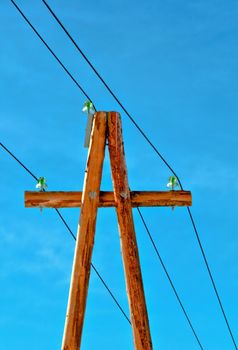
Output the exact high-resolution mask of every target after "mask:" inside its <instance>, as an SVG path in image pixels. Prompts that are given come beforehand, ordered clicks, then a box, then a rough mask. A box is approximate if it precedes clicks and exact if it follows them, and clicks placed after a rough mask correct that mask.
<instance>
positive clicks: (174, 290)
mask: <svg viewBox="0 0 238 350" xmlns="http://www.w3.org/2000/svg"><path fill="white" fill-rule="evenodd" d="M136 209H137V211H138V213H139V216H140V218H141V221H142V223H143V225H144V227H145V229H146V232H147V234H148V236H149V239H150V241H151V243H152V246H153V248H154V251H155V253H156V255H157V257H158V259H159V261H160V264H161V266H162V268H163V270H164V272H165V274H166V277H167V278H168V280H169V283H170V286H171V288H172V290H173V292H174V294H175V296H176V299H177V300H178V302H179V305H180V307H181V309H182V311H183V313H184V316H185V317H186V319H187V321H188V324H189V326H190V328H191V330H192V332H193V335H194V337H195V338H196V340H197V342H198V345H199V347H200V349H201V350H204V347H203V346H202V344H201V341H200V339H199V338H198V335H197V333H196V331H195V329H194V327H193V325H192V322H191V320H190V317H189V316H188V314H187V311H186V310H185V307H184V305H183V303H182V301H181V299H180V297H179V295H178V292H177V289H176V288H175V285H174V283H173V281H172V279H171V277H170V275H169V272H168V270H167V268H166V266H165V264H164V261H163V259H162V257H161V255H160V253H159V251H158V248H157V246H156V244H155V241H154V240H153V237H152V235H151V233H150V230H149V228H148V225H147V224H146V222H145V219H144V217H143V215H142V213H141V210H140V209H139V208H138V207H137V208H136Z"/></svg>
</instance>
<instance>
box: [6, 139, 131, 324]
mask: <svg viewBox="0 0 238 350" xmlns="http://www.w3.org/2000/svg"><path fill="white" fill-rule="evenodd" d="M0 146H1V147H2V148H3V149H4V150H5V151H6V152H7V153H8V154H9V155H10V156H11V157H12V158H13V159H15V160H16V161H17V163H18V164H20V165H21V167H22V168H23V169H25V170H26V171H27V172H28V174H30V175H31V176H32V177H33V178H34V179H35V180H36V181H38V178H37V177H36V176H35V175H34V174H33V173H32V171H30V170H29V169H28V167H27V166H26V165H24V164H23V163H22V162H21V161H20V160H19V159H18V158H17V157H16V156H15V155H14V154H13V153H12V152H11V151H10V150H9V149H8V148H7V147H6V146H5V145H4V144H3V143H2V142H0ZM55 211H56V212H57V214H58V216H59V217H60V219H61V221H62V222H63V224H64V225H65V227H66V228H67V230H68V231H69V233H70V234H71V236H72V237H73V239H74V240H75V241H76V237H75V235H74V234H73V231H72V230H71V229H70V227H69V225H68V224H67V222H66V221H65V219H64V217H63V216H62V214H61V213H60V211H59V210H58V209H57V208H55ZM91 267H92V269H93V270H94V272H95V273H96V274H97V276H98V278H99V279H100V281H101V282H102V284H103V285H104V287H105V288H106V289H107V291H108V293H109V294H110V296H111V297H112V299H113V300H114V302H115V304H116V305H117V307H118V308H119V310H120V311H121V312H122V314H123V316H124V317H125V318H126V320H127V321H128V322H129V323H130V324H131V321H130V319H129V317H128V316H127V315H126V313H125V311H124V310H123V308H122V307H121V305H120V304H119V302H118V301H117V299H116V298H115V296H114V294H113V293H112V291H111V290H110V288H109V287H108V285H107V284H106V282H105V280H104V279H103V277H102V276H101V274H100V273H99V271H98V270H97V268H96V266H95V265H94V264H93V263H91Z"/></svg>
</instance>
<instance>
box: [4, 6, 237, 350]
mask: <svg viewBox="0 0 238 350" xmlns="http://www.w3.org/2000/svg"><path fill="white" fill-rule="evenodd" d="M18 4H19V5H20V6H21V7H22V9H23V11H24V12H25V14H26V15H27V16H28V17H29V18H30V20H31V21H32V23H33V24H34V25H35V26H36V27H37V29H38V30H39V32H40V33H41V34H42V35H43V37H44V38H45V39H46V41H47V42H48V43H49V45H50V46H52V48H53V49H54V50H55V52H56V53H57V55H58V56H59V57H60V58H61V59H62V61H63V62H64V63H65V65H66V66H67V67H68V68H69V69H70V71H71V72H72V74H73V75H74V76H75V77H76V78H77V79H78V81H79V82H80V84H81V85H82V86H83V87H84V89H85V90H86V91H87V92H88V94H89V95H90V96H91V98H92V100H93V101H94V102H95V105H96V107H97V109H98V110H117V111H119V112H121V110H120V108H119V107H118V105H117V104H116V102H115V101H114V100H113V99H112V97H111V96H110V95H109V94H108V92H106V91H105V89H104V88H103V86H102V85H101V84H100V82H98V80H97V78H96V77H95V76H94V75H93V73H92V72H91V71H90V69H89V67H88V66H87V65H86V64H85V62H84V61H83V60H82V59H81V57H80V56H79V55H78V54H77V52H76V50H75V48H74V47H73V46H72V45H71V43H70V42H69V41H68V39H67V37H66V36H65V34H64V33H63V32H62V31H61V30H60V29H59V27H58V26H57V24H56V23H55V22H54V21H53V19H52V18H51V16H50V15H49V13H48V11H47V9H46V8H45V7H44V5H43V4H42V2H41V1H31V2H27V1H18ZM50 5H51V6H52V8H53V9H54V10H55V11H56V13H57V14H58V15H59V17H60V18H61V19H62V20H63V22H64V24H65V25H66V27H67V28H68V29H69V31H70V32H71V33H72V35H73V37H74V38H75V39H76V41H77V42H78V43H79V45H80V46H81V48H82V49H83V50H84V51H85V53H86V54H87V55H88V57H89V58H90V59H91V60H92V62H93V63H94V64H95V66H96V68H97V69H98V70H99V72H101V74H102V75H103V76H104V78H105V79H106V81H107V82H108V83H109V84H110V86H111V87H112V89H113V90H114V92H115V93H116V94H117V95H118V96H119V98H120V99H121V101H122V102H123V103H124V105H125V106H126V108H127V109H128V110H129V111H130V112H131V114H132V115H133V116H134V118H135V119H136V120H137V122H138V123H139V124H140V125H141V127H142V128H143V129H144V130H145V131H146V133H147V134H148V135H149V137H150V138H151V140H152V141H153V142H154V143H155V145H156V146H157V147H158V148H159V150H160V151H161V153H162V154H163V155H164V156H165V157H166V159H167V160H168V161H169V162H170V164H171V165H172V166H173V167H174V169H175V170H176V172H177V173H178V175H179V176H180V179H181V180H182V183H183V186H184V188H185V189H188V190H191V191H192V193H193V208H192V212H193V214H194V217H195V220H196V223H197V226H198V230H199V233H200V237H201V240H202V242H203V245H204V248H205V251H206V253H207V257H208V260H209V262H210V266H211V269H212V272H213V274H214V278H215V280H216V283H217V287H218V289H219V292H220V295H221V298H222V300H223V304H224V306H225V309H226V312H227V315H228V317H229V321H230V324H231V326H232V329H233V332H234V335H235V337H236V339H237V341H238V302H237V295H238V279H237V276H238V261H237V251H238V235H237V220H236V218H237V213H236V204H237V194H238V193H237V192H238V182H237V176H236V174H237V171H238V165H237V155H236V149H237V146H238V145H237V127H238V125H237V112H238V104H237V92H238V91H237V90H238V86H237V81H238V79H237V78H238V70H237V62H238V49H237V47H238V45H237V44H238V35H237V34H238V22H237V16H238V4H237V1H233V0H230V1H229V2H227V1H221V0H216V1H214V0H207V1H205V0H204V1H202V0H197V1H195V0H190V1H184V0H182V1H179V2H178V1H174V0H173V1H172V0H166V1H159V2H158V1H152V0H148V1H146V2H144V1H141V0H139V1H134V0H133V1H130V2H129V1H125V0H124V1H123V0H121V1H117V2H115V1H113V2H112V1H108V0H105V1H95V0H94V1H84V2H83V1H80V2H79V1H65V0H64V1H60V2H59V1H55V0H51V1H50ZM0 19H1V20H0V33H1V54H0V74H1V85H0V87H1V94H0V96H1V104H0V105H1V108H0V135H1V142H2V143H4V144H5V145H6V146H7V147H8V148H9V149H10V150H11V151H12V152H14V153H15V154H16V155H17V156H18V157H19V158H20V159H21V160H22V161H23V162H24V163H25V164H26V165H27V166H28V167H29V168H30V169H31V170H32V171H33V172H34V173H35V174H36V176H45V177H46V178H47V180H48V185H49V189H50V190H81V189H82V185H83V176H84V168H85V161H86V157H87V150H85V149H84V148H83V142H84V133H85V126H86V118H85V116H84V115H83V114H82V113H81V109H82V105H83V103H84V101H85V98H84V96H83V95H82V94H81V93H80V91H79V90H78V89H77V88H76V87H75V86H74V84H73V83H72V81H71V80H70V79H69V78H68V77H67V76H66V74H65V73H64V72H63V71H62V69H61V68H60V67H59V66H58V64H57V63H56V61H55V60H54V58H53V57H52V56H51V55H50V54H49V52H48V51H47V50H46V49H45V47H43V45H42V43H41V42H40V41H39V39H38V38H37V37H36V36H35V35H34V33H33V32H32V30H31V29H30V28H29V27H28V26H27V25H26V24H25V23H24V22H23V20H22V18H21V17H20V16H19V14H18V13H17V11H16V10H15V8H14V7H13V5H12V4H11V3H10V1H5V0H4V1H1V3H0ZM121 115H122V120H123V131H124V140H125V150H126V157H127V165H128V172H129V182H130V187H131V188H132V189H138V190H150V189H151V190H153V189H154V190H165V189H166V187H165V186H166V183H167V178H168V177H169V176H170V175H171V173H170V171H169V170H168V169H167V168H166V167H165V166H164V165H163V164H162V163H161V161H160V159H159V158H158V157H157V156H156V155H155V154H154V153H153V152H152V150H151V149H150V148H149V146H148V144H146V142H145V141H144V140H143V138H142V137H141V136H140V135H139V134H138V132H137V131H136V129H135V128H134V127H133V125H132V124H131V123H130V121H129V120H128V119H127V117H126V116H125V115H124V113H121ZM0 170H1V171H0V191H1V196H0V209H1V215H0V241H1V245H0V267H1V268H0V285H1V290H0V310H1V312H0V334H1V336H0V344H1V348H2V349H5V350H13V349H16V348H17V349H23V348H24V349H29V350H38V349H42V348H44V349H49V350H54V349H59V348H60V344H61V339H62V332H63V326H64V318H65V312H66V305H67V298H68V289H69V280H70V274H71V265H72V258H73V252H74V241H73V240H72V239H71V237H70V236H69V234H68V233H67V231H66V229H65V227H64V226H63V225H62V223H61V222H60V221H59V219H58V217H57V216H56V215H55V213H54V211H53V210H51V209H49V210H43V213H40V210H37V209H25V208H24V205H23V192H24V190H34V188H35V182H34V180H33V179H32V178H31V177H30V176H29V175H28V174H27V173H25V172H24V170H23V169H22V168H21V167H19V165H18V164H17V163H16V162H15V161H14V160H13V159H11V158H10V157H9V156H8V155H7V153H6V152H4V151H3V150H1V151H0ZM103 175H104V178H103V182H102V188H103V189H104V190H110V189H111V188H112V185H111V178H110V169H109V162H108V157H106V160H105V166H104V174H103ZM142 212H143V214H144V216H145V220H146V221H147V224H148V226H149V228H150V229H151V233H152V235H153V238H154V239H155V242H156V244H157V245H158V249H159V251H160V253H161V255H162V257H163V259H164V262H165V264H166V266H167V268H168V270H169V272H170V274H171V277H172V278H173V281H174V283H175V285H176V287H177V289H178V291H179V294H180V296H181V299H182V300H183V303H184V305H185V307H186V309H187V311H188V313H189V315H190V317H191V319H192V322H193V324H194V327H195V329H196V331H197V333H198V335H199V338H200V339H201V342H202V344H203V346H204V349H206V350H210V349H211V350H214V349H216V350H230V349H231V350H232V349H234V347H233V345H232V342H231V340H230V338H229V335H228V332H227V329H226V327H225V324H224V320H223V319H222V317H221V313H220V310H219V308H218V305H217V302H216V299H215V296H214V292H213V290H212V288H211V283H210V281H209V278H208V275H207V272H206V270H205V268H204V264H203V260H202V258H201V254H200V252H199V249H198V244H197V242H196V240H195V236H194V233H193V230H192V226H191V223H190V221H189V219H188V215H187V212H186V209H185V208H177V209H176V210H175V211H173V212H172V210H171V209H169V208H147V209H142ZM62 214H63V215H64V217H65V219H66V220H67V222H68V223H69V225H70V227H71V228H72V230H73V231H74V232H76V228H77V222H78V216H79V209H77V208H76V209H68V210H66V209H65V210H62ZM134 219H135V226H136V232H137V238H138V244H139V250H140V259H141V266H142V272H143V278H144V287H145V293H146V297H147V305H148V312H149V319H150V325H151V333H152V338H153V344H154V349H155V350H157V349H163V350H172V349H173V350H193V349H194V350H196V349H199V347H198V345H197V343H196V341H195V340H194V337H193V335H192V333H191V330H190V328H189V327H188V324H187V322H186V320H185V318H184V316H183V314H182V312H181V310H180V308H179V306H178V303H177V301H176V299H175V297H174V295H173V292H172V291H171V288H170V286H169V284H168V281H167V279H166V277H165V275H164V272H163V271H162V269H161V266H160V264H159V262H158V259H157V258H156V256H155V254H154V252H153V250H152V247H151V244H150V242H149V241H148V237H147V235H146V233H145V230H144V228H143V226H142V224H141V222H140V219H139V218H138V215H137V213H136V212H135V213H134ZM93 262H94V264H95V265H96V266H97V268H98V270H99V271H100V273H101V274H102V275H103V277H104V278H105V280H106V281H107V283H108V284H109V286H110V288H111V289H112V290H113V292H114V294H115V295H116V297H117V298H118V300H119V301H120V303H121V304H122V306H123V308H125V310H126V311H127V312H128V307H127V298H126V292H125V284H124V276H123V268H122V262H121V255H120V245H119V236H118V230H117V221H116V215H115V212H114V210H113V209H104V210H101V209H100V210H99V213H98V221H97V232H96V241H95V249H94V253H93ZM94 349H114V350H117V349H128V350H130V349H133V343H132V336H131V329H130V326H129V325H128V323H127V322H126V320H125V319H124V318H123V317H122V315H121V314H120V312H119V311H118V309H117V308H116V307H115V306H114V304H113V302H112V300H111V299H110V297H109V296H108V293H107V291H106V290H105V289H104V287H103V286H102V284H101V283H100V281H99V280H98V278H97V277H96V276H95V274H94V272H92V274H91V279H90V287H89V297H88V304H87V311H86V319H85V326H84V334H83V340H82V350H94Z"/></svg>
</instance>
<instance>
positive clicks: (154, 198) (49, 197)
mask: <svg viewBox="0 0 238 350" xmlns="http://www.w3.org/2000/svg"><path fill="white" fill-rule="evenodd" d="M130 196H131V205H132V207H160V206H163V207H169V206H172V207H173V206H191V205H192V196H191V192H189V191H166V192H163V191H131V193H130ZM81 205H82V192H63V191H60V192H59V191H57V192H36V191H34V192H33V191H27V192H25V206H26V207H28V208H30V207H42V208H74V207H81ZM98 205H99V207H113V206H115V205H116V203H115V199H114V193H113V192H104V191H101V192H100V195H99V204H98Z"/></svg>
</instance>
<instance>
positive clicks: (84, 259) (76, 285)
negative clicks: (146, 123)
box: [25, 112, 192, 350]
mask: <svg viewBox="0 0 238 350" xmlns="http://www.w3.org/2000/svg"><path fill="white" fill-rule="evenodd" d="M106 140H108V149H109V155H110V163H111V172H112V181H113V192H102V191H100V185H101V178H102V168H103V161H104V154H105V147H106ZM191 202H192V200H191V193H190V192H189V191H166V192H162V191H160V192H158V191H140V192H138V191H130V189H129V184H128V177H127V168H126V160H125V153H124V145H123V137H122V125H121V118H120V115H119V113H116V112H108V113H106V112H97V113H95V115H94V117H93V123H92V130H91V138H90V144H89V151H88V159H87V165H86V172H85V179H84V187H83V192H25V205H26V207H42V208H44V207H50V208H62V207H64V208H65V207H68V208H72V207H81V211H80V219H79V225H78V233H77V240H76V247H75V254H74V261H73V268H72V276H71V284H70V292H69V299H68V308H67V315H66V321H65V329H64V335H63V341H62V350H79V349H80V344H81V337H82V331H83V322H84V315H85V309H86V301H87V294H88V284H89V277H90V266H91V265H90V264H91V257H92V251H93V245H94V236H95V230H96V218H97V210H98V207H110V206H113V207H115V208H116V212H117V218H118V224H119V230H120V241H121V250H122V259H123V265H124V272H125V279H126V288H127V294H128V302H129V307H130V317H131V324H132V331H133V337H134V347H135V349H136V350H152V349H153V346H152V340H151V335H150V327H149V320H148V314H147V308H146V300H145V295H144V288H143V281H142V274H141V268H140V259H139V252H138V247H137V240H136V234H135V228H134V222H133V215H132V207H141V206H171V207H174V206H190V205H191Z"/></svg>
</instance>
